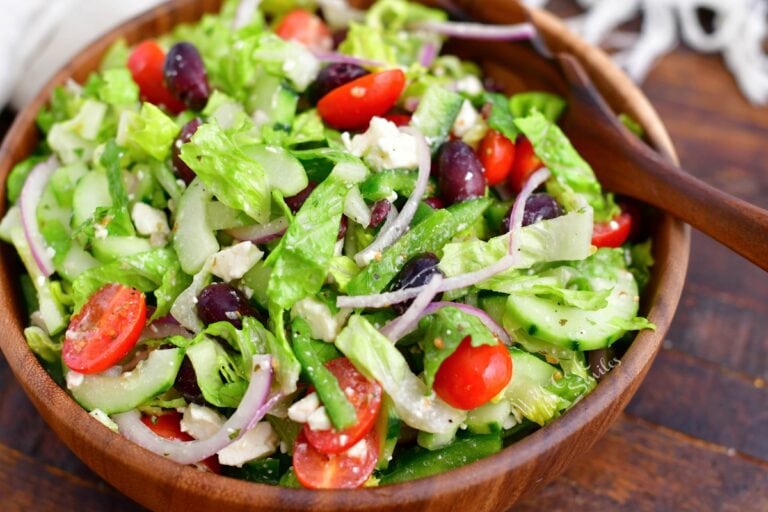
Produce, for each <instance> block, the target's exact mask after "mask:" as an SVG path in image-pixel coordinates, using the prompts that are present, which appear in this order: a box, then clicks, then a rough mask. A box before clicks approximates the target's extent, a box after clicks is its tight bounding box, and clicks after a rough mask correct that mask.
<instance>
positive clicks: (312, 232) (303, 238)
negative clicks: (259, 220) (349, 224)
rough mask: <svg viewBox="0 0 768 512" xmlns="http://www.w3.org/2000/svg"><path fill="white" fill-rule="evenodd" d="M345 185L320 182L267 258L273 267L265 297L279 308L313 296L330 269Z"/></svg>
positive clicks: (331, 177) (331, 179) (327, 181)
mask: <svg viewBox="0 0 768 512" xmlns="http://www.w3.org/2000/svg"><path fill="white" fill-rule="evenodd" d="M348 190H349V189H348V187H347V184H346V183H345V182H344V181H343V180H340V179H338V178H336V177H335V176H333V175H331V176H330V177H328V179H326V180H325V181H323V182H322V183H320V184H319V185H318V186H317V188H316V189H315V190H313V191H312V194H311V195H310V196H309V198H308V199H307V201H306V202H305V203H304V206H302V207H301V209H300V210H299V211H298V212H297V213H296V216H295V217H294V219H293V221H292V222H291V225H290V226H289V227H288V230H287V231H286V232H285V235H283V237H282V239H281V240H280V243H279V245H278V246H277V248H276V249H275V250H274V251H273V252H272V253H271V254H270V255H269V258H268V259H267V264H268V265H271V266H272V273H271V275H270V277H269V285H268V287H267V295H268V296H269V298H270V301H272V302H274V303H275V304H277V305H278V306H280V307H281V308H282V309H290V308H291V306H293V305H294V304H295V303H296V302H298V301H299V300H301V299H303V298H304V297H308V296H310V295H315V294H316V293H317V292H319V291H320V288H321V287H322V286H323V283H324V282H325V278H326V276H327V275H328V269H329V268H330V264H331V259H332V258H333V251H334V247H335V245H336V238H337V235H338V233H339V222H341V214H342V212H343V210H344V199H345V197H346V195H347V191H348Z"/></svg>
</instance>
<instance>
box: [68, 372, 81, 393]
mask: <svg viewBox="0 0 768 512" xmlns="http://www.w3.org/2000/svg"><path fill="white" fill-rule="evenodd" d="M84 380H85V375H83V374H82V373H78V372H76V371H74V370H70V371H68V372H67V389H74V388H76V387H78V386H80V385H81V384H82V383H83V381H84Z"/></svg>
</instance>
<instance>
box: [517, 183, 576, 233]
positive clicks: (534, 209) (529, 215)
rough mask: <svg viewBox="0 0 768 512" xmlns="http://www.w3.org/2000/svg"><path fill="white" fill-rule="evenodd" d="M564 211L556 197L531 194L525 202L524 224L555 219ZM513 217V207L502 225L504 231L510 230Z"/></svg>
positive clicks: (544, 194)
mask: <svg viewBox="0 0 768 512" xmlns="http://www.w3.org/2000/svg"><path fill="white" fill-rule="evenodd" d="M563 213H565V212H564V211H563V207H562V206H560V203H558V202H557V201H556V200H555V198H554V197H552V196H551V195H549V194H546V193H543V192H542V193H539V194H531V195H530V196H529V197H528V200H527V201H526V202H525V211H524V213H523V226H528V225H530V224H534V223H536V222H539V221H540V220H545V219H554V218H556V217H560V216H561V215H562V214H563ZM511 217H512V208H510V209H509V211H508V212H507V214H506V216H504V221H503V224H502V227H503V228H504V231H509V228H510V226H509V222H510V219H511Z"/></svg>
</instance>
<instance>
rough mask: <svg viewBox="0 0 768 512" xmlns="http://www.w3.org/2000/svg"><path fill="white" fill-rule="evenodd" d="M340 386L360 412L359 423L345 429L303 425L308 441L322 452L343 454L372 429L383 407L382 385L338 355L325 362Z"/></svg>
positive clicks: (358, 413) (358, 415) (358, 412)
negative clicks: (315, 428) (326, 428)
mask: <svg viewBox="0 0 768 512" xmlns="http://www.w3.org/2000/svg"><path fill="white" fill-rule="evenodd" d="M325 367H326V368H328V369H329V370H330V371H331V373H332V374H333V376H334V377H336V379H337V380H338V381H339V387H340V388H341V389H342V390H344V393H345V394H346V396H347V400H349V402H350V403H351V404H352V406H353V407H354V408H355V411H356V412H357V423H356V424H354V425H352V426H351V427H347V428H345V429H344V430H336V429H335V428H331V429H330V430H312V429H311V428H309V425H308V424H305V425H304V435H305V436H306V437H307V441H308V442H309V443H310V444H311V445H312V446H313V447H314V448H315V449H316V450H317V451H318V452H320V453H326V454H333V453H341V452H343V451H344V450H346V449H347V448H349V447H350V446H352V445H354V444H355V443H357V442H358V441H359V440H360V439H362V438H363V437H364V436H365V435H366V434H367V433H368V432H369V431H370V430H371V429H372V428H373V424H374V423H375V421H376V416H377V415H378V414H379V409H380V408H381V386H380V385H379V383H378V382H376V381H372V380H368V379H367V378H366V377H365V375H363V374H362V373H360V372H359V371H357V368H355V367H354V366H353V365H352V363H351V362H349V359H347V358H346V357H339V358H337V359H332V360H330V361H328V362H327V363H325Z"/></svg>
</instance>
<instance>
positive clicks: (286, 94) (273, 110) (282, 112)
mask: <svg viewBox="0 0 768 512" xmlns="http://www.w3.org/2000/svg"><path fill="white" fill-rule="evenodd" d="M298 103H299V95H298V94H296V93H295V92H294V91H292V90H291V89H289V88H287V87H285V86H284V85H283V81H282V79H281V78H279V77H277V76H274V75H270V74H269V73H267V72H266V71H263V70H262V71H261V74H260V75H259V77H258V78H257V79H256V81H255V84H254V86H253V93H252V94H251V99H250V101H249V105H248V107H249V111H250V112H253V113H254V114H253V117H254V120H255V121H256V124H264V123H267V122H271V123H273V125H278V126H283V127H290V126H291V125H292V124H293V118H294V117H295V116H296V106H297V105H298ZM262 120H263V121H262Z"/></svg>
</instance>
